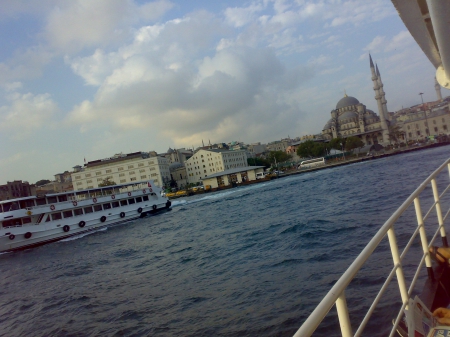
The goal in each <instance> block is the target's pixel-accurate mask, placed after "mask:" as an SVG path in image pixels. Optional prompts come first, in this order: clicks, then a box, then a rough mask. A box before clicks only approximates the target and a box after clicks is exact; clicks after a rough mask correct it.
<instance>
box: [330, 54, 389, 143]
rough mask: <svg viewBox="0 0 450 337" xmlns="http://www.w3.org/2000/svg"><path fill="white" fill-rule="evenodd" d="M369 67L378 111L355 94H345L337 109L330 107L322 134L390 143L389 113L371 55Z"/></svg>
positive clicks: (379, 76)
mask: <svg viewBox="0 0 450 337" xmlns="http://www.w3.org/2000/svg"><path fill="white" fill-rule="evenodd" d="M369 58H370V69H371V71H372V81H373V84H374V86H373V90H374V91H375V99H376V100H377V103H378V115H377V114H376V113H375V112H373V111H372V110H369V109H367V108H366V106H365V105H364V104H362V103H360V102H359V101H358V100H357V99H356V98H355V97H351V96H347V94H345V96H344V97H343V98H342V99H341V100H340V101H339V102H338V103H337V104H336V109H334V110H332V111H331V119H330V120H329V121H328V122H327V123H326V124H325V126H324V127H323V130H322V138H323V139H325V140H331V139H332V138H338V137H340V138H346V137H350V136H357V137H359V138H360V139H361V140H362V141H363V142H364V144H365V145H372V144H381V145H387V144H389V124H390V117H389V116H390V115H389V112H388V110H387V105H386V104H387V101H386V96H385V92H384V90H383V82H382V81H381V75H380V71H379V70H378V66H374V64H373V61H372V56H370V55H369Z"/></svg>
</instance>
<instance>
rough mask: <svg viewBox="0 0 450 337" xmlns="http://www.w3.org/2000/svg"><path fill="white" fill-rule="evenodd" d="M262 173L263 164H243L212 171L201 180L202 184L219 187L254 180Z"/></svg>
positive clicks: (261, 175)
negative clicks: (220, 170) (212, 172)
mask: <svg viewBox="0 0 450 337" xmlns="http://www.w3.org/2000/svg"><path fill="white" fill-rule="evenodd" d="M263 173H264V166H245V167H238V168H232V169H229V170H225V171H222V172H218V173H214V174H211V175H209V176H207V177H205V178H202V179H201V180H202V181H203V186H210V188H221V187H227V186H230V185H231V186H235V185H236V184H240V183H243V182H247V181H252V180H256V179H258V176H260V177H261V178H262V177H263Z"/></svg>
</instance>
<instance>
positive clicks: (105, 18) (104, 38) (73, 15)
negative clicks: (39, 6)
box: [45, 0, 173, 53]
mask: <svg viewBox="0 0 450 337" xmlns="http://www.w3.org/2000/svg"><path fill="white" fill-rule="evenodd" d="M172 7H173V4H172V3H170V2H169V1H156V2H152V3H147V4H144V5H142V6H138V5H136V4H135V3H134V2H133V1H131V0H128V1H122V0H96V1H90V0H76V1H70V2H61V3H60V5H59V6H57V7H54V8H53V9H52V11H51V12H50V14H49V15H48V18H47V24H46V27H45V32H46V36H47V40H48V43H49V44H50V45H52V46H53V47H55V48H56V49H57V50H60V51H62V52H64V53H73V52H76V51H79V50H82V49H83V48H86V47H92V46H99V45H100V46H105V45H108V44H110V43H113V44H114V43H116V42H119V41H123V40H124V39H125V38H126V37H128V36H129V31H127V29H124V28H125V27H126V25H127V24H130V23H133V22H136V21H139V20H140V19H147V20H155V19H157V18H158V17H160V16H161V15H163V14H164V13H165V12H166V11H168V10H169V9H171V8H172Z"/></svg>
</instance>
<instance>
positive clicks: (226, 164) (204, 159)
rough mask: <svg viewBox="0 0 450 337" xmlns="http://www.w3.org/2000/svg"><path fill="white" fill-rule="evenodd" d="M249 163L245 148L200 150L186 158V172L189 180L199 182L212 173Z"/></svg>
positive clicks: (192, 182)
mask: <svg viewBox="0 0 450 337" xmlns="http://www.w3.org/2000/svg"><path fill="white" fill-rule="evenodd" d="M247 165H248V164H247V154H246V151H244V150H238V151H228V150H221V149H210V150H199V151H197V152H196V153H195V154H194V155H193V156H192V157H191V158H189V159H188V160H186V172H187V178H188V182H189V183H190V184H197V183H199V182H200V181H201V179H202V178H205V177H207V176H209V175H211V174H215V173H217V172H221V171H224V170H228V169H232V168H237V167H245V166H247Z"/></svg>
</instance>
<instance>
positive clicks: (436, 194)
mask: <svg viewBox="0 0 450 337" xmlns="http://www.w3.org/2000/svg"><path fill="white" fill-rule="evenodd" d="M431 187H432V188H433V196H434V202H435V203H436V214H437V218H438V223H439V228H440V232H441V238H442V245H443V246H444V247H448V241H447V234H446V233H445V228H444V219H443V218H442V210H441V201H440V200H439V192H438V188H437V184H436V178H434V179H432V180H431Z"/></svg>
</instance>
